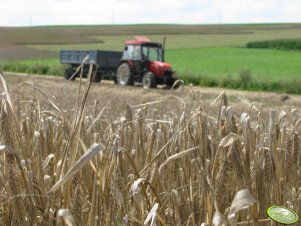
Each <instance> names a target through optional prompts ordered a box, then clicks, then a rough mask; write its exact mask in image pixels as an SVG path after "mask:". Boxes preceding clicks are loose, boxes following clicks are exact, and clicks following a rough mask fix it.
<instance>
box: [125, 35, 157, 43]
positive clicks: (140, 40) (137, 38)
mask: <svg viewBox="0 0 301 226" xmlns="http://www.w3.org/2000/svg"><path fill="white" fill-rule="evenodd" d="M125 44H126V45H143V44H155V45H159V44H158V43H154V42H152V41H151V40H150V39H149V38H148V37H145V36H135V40H127V41H126V42H125Z"/></svg>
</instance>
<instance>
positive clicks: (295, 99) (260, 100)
mask: <svg viewBox="0 0 301 226" xmlns="http://www.w3.org/2000/svg"><path fill="white" fill-rule="evenodd" d="M4 78H5V80H6V82H7V84H8V86H9V89H10V92H11V95H12V96H13V97H17V96H18V98H19V99H22V100H23V101H32V99H37V97H38V96H40V97H41V98H40V99H39V100H40V101H41V102H42V103H43V101H44V103H46V104H47V103H49V101H48V100H47V96H48V98H51V100H53V101H54V102H56V103H58V104H59V106H61V107H62V108H63V109H73V108H75V106H76V101H77V96H78V88H79V81H78V80H77V81H75V82H69V81H65V80H64V79H63V78H60V77H51V76H47V77H46V76H33V75H24V74H23V75H21V74H14V73H4ZM84 85H85V83H82V89H83V90H84ZM2 91H3V89H2V86H1V92H2ZM222 92H225V93H226V94H227V96H228V103H229V105H232V106H233V107H234V108H235V109H239V111H247V112H249V111H250V109H251V106H252V109H259V110H262V109H265V110H268V109H269V108H274V109H278V110H285V111H286V112H290V111H291V109H292V108H296V109H301V96H297V95H286V94H275V93H265V92H246V91H237V90H226V89H221V88H203V87H193V88H192V89H191V88H189V86H185V88H180V89H178V90H175V91H170V90H166V89H163V88H159V89H151V90H144V89H143V88H142V87H141V86H134V87H122V86H118V85H115V84H113V82H111V81H102V82H101V83H99V84H93V85H92V86H91V89H90V93H89V95H88V99H87V105H86V106H87V110H88V111H89V110H92V109H95V104H96V101H97V110H101V109H102V108H103V107H106V111H105V112H106V113H107V114H108V115H116V116H119V117H120V116H122V115H123V114H125V112H126V105H127V104H129V105H131V106H135V105H139V104H142V103H146V102H152V101H161V102H160V103H156V104H154V105H155V106H156V105H161V106H160V108H158V109H160V110H162V111H165V110H167V111H172V110H173V109H176V108H177V107H180V106H181V100H180V98H181V99H182V100H184V102H185V107H186V109H187V110H189V111H190V110H195V109H196V108H198V107H200V106H201V107H202V108H203V109H206V107H207V106H209V105H210V103H212V101H213V100H214V99H215V98H216V97H217V96H218V95H219V94H220V93H222ZM41 93H44V94H41ZM17 94H18V95H17ZM179 97H180V98H179ZM216 105H218V103H217V104H216ZM156 107H157V106H156Z"/></svg>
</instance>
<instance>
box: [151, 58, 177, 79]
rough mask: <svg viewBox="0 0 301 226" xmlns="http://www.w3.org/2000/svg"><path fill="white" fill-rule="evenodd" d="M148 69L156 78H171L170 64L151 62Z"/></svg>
mask: <svg viewBox="0 0 301 226" xmlns="http://www.w3.org/2000/svg"><path fill="white" fill-rule="evenodd" d="M149 69H150V71H152V72H153V73H154V74H155V75H156V76H157V77H162V78H163V77H164V76H171V74H172V70H171V66H170V64H168V63H165V62H161V61H151V62H150V64H149Z"/></svg>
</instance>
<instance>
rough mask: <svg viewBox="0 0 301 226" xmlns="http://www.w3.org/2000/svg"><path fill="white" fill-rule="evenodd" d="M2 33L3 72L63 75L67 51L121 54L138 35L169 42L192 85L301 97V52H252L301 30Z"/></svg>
mask: <svg viewBox="0 0 301 226" xmlns="http://www.w3.org/2000/svg"><path fill="white" fill-rule="evenodd" d="M0 32H1V34H2V36H1V37H0V41H1V43H2V44H0V48H2V50H3V51H2V52H1V53H0V62H1V63H0V65H2V66H1V68H0V69H2V70H12V71H24V72H28V73H42V74H58V75H61V74H62V73H63V69H62V67H61V65H60V64H59V61H58V52H59V50H61V49H102V50H120V51H121V50H122V49H123V43H124V41H125V40H127V39H132V38H133V36H134V35H147V36H148V37H149V38H150V39H151V40H153V41H157V42H162V39H163V37H164V36H165V37H166V38H167V44H166V49H167V52H166V61H168V62H169V63H171V64H172V67H173V68H174V69H175V70H176V71H177V74H178V75H179V76H180V78H182V79H183V80H184V81H185V82H186V83H194V84H196V85H203V86H222V87H229V88H241V89H251V90H272V91H281V92H289V93H301V86H300V87H299V84H301V78H300V77H301V52H300V51H284V50H273V49H248V48H246V44H247V43H248V42H252V41H264V40H275V39H300V38H301V24H262V25H260V24H254V25H127V26H70V27H68V26H53V27H34V28H0ZM1 45H2V46H1Z"/></svg>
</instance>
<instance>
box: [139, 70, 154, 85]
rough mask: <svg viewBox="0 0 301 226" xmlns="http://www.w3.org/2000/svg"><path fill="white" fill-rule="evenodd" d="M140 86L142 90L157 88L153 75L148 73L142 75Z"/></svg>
mask: <svg viewBox="0 0 301 226" xmlns="http://www.w3.org/2000/svg"><path fill="white" fill-rule="evenodd" d="M142 86H143V88H144V89H150V88H156V87H157V81H156V77H155V75H154V73H152V72H150V71H149V72H146V73H145V74H144V75H143V78H142Z"/></svg>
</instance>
